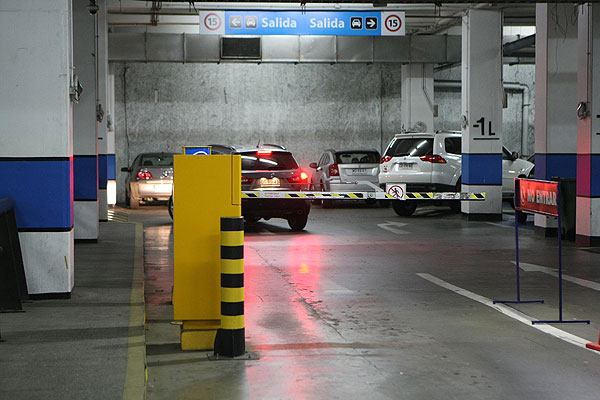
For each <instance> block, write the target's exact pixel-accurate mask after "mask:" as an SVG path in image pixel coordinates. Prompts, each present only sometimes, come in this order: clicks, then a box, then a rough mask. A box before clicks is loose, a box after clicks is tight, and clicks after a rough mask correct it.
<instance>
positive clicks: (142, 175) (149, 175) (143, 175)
mask: <svg viewBox="0 0 600 400" xmlns="http://www.w3.org/2000/svg"><path fill="white" fill-rule="evenodd" d="M137 178H138V179H152V173H151V172H150V171H148V170H147V169H141V170H140V171H139V172H138V173H137Z"/></svg>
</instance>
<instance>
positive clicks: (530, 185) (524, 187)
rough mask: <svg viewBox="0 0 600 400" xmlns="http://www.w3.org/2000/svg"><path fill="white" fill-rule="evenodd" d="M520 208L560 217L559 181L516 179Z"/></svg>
mask: <svg viewBox="0 0 600 400" xmlns="http://www.w3.org/2000/svg"><path fill="white" fill-rule="evenodd" d="M516 181H518V182H517V184H518V186H519V197H518V199H517V201H518V203H519V204H518V208H519V209H521V210H526V211H533V212H539V213H544V214H550V215H554V216H556V217H558V182H548V181H536V180H533V179H516Z"/></svg>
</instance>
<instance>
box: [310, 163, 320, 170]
mask: <svg viewBox="0 0 600 400" xmlns="http://www.w3.org/2000/svg"><path fill="white" fill-rule="evenodd" d="M308 166H309V167H311V168H313V169H317V168H318V165H317V163H316V162H311V163H310V164H308Z"/></svg>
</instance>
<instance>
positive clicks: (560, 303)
mask: <svg viewBox="0 0 600 400" xmlns="http://www.w3.org/2000/svg"><path fill="white" fill-rule="evenodd" d="M557 192H558V194H557V200H558V319H557V320H541V321H531V323H532V324H534V325H535V324H589V323H590V320H587V319H586V320H570V321H565V320H563V310H562V308H563V299H562V223H561V219H562V218H561V217H562V214H561V196H560V183H559V184H558V185H557Z"/></svg>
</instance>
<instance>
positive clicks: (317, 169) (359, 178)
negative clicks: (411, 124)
mask: <svg viewBox="0 0 600 400" xmlns="http://www.w3.org/2000/svg"><path fill="white" fill-rule="evenodd" d="M379 158H380V155H379V152H378V151H377V150H375V149H351V150H334V149H329V150H326V151H325V152H324V153H323V154H322V155H321V158H320V159H319V162H318V163H311V164H310V167H311V168H312V169H313V170H314V171H313V172H312V180H311V182H312V189H313V190H317V191H327V192H329V191H331V192H338V191H343V192H361V191H373V190H374V187H377V186H378V185H379V178H378V177H379Z"/></svg>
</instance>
